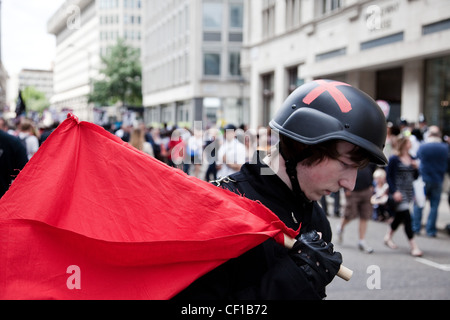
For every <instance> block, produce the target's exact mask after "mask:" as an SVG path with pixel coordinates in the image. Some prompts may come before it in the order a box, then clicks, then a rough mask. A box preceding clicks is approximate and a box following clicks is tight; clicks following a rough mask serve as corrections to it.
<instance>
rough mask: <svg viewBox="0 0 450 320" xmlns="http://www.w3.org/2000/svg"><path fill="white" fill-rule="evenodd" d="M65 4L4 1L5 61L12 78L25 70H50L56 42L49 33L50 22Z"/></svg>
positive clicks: (53, 0) (41, 0)
mask: <svg viewBox="0 0 450 320" xmlns="http://www.w3.org/2000/svg"><path fill="white" fill-rule="evenodd" d="M64 2H65V0H1V3H2V17H1V23H2V28H1V29H2V34H1V36H2V38H1V41H2V61H3V65H4V67H5V68H6V70H7V71H8V73H9V74H10V75H14V74H17V73H19V72H20V70H22V69H25V68H28V69H44V70H50V69H51V67H52V62H53V59H54V56H55V47H56V40H55V36H54V35H51V34H49V33H48V32H47V21H48V19H49V18H50V17H51V16H52V15H53V14H54V13H55V12H56V11H57V10H58V9H59V7H60V6H61V5H62V4H63V3H64Z"/></svg>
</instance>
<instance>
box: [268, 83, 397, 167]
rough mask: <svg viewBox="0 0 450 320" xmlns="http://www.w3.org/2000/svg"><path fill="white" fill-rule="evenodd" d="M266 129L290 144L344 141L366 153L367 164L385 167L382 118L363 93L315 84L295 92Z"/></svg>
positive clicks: (346, 87)
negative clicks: (291, 140)
mask: <svg viewBox="0 0 450 320" xmlns="http://www.w3.org/2000/svg"><path fill="white" fill-rule="evenodd" d="M270 126H271V127H272V128H273V129H274V130H277V131H279V133H280V134H282V135H285V136H287V137H289V138H291V139H293V140H296V141H299V142H302V143H304V144H307V145H314V144H318V143H322V142H325V141H328V140H344V141H347V142H350V143H353V144H355V145H357V146H359V147H361V148H363V149H365V150H367V151H368V152H369V154H370V155H371V156H372V157H371V161H372V162H374V163H376V164H379V165H386V164H387V162H388V161H387V159H386V156H385V155H384V153H383V149H384V145H385V142H386V134H387V127H386V117H385V116H384V114H383V111H382V110H381V108H380V107H379V106H378V104H377V103H376V102H375V101H374V100H373V99H372V98H371V97H369V96H368V95H367V94H366V93H364V92H362V91H361V90H359V89H356V88H354V87H352V86H350V85H349V84H346V83H343V82H338V81H333V80H316V81H313V82H309V83H306V84H304V85H302V86H300V87H299V88H297V89H296V90H295V91H294V92H293V93H292V94H291V95H290V96H289V97H288V98H287V99H286V101H285V102H284V104H283V106H282V107H281V109H280V110H279V111H278V113H277V114H276V116H275V118H274V119H273V120H272V121H271V122H270Z"/></svg>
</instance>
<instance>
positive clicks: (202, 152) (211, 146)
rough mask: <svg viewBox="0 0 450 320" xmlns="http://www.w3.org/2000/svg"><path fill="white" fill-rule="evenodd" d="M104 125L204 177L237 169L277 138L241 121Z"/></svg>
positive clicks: (211, 178) (267, 129) (140, 147)
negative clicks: (203, 125) (200, 124)
mask: <svg viewBox="0 0 450 320" xmlns="http://www.w3.org/2000/svg"><path fill="white" fill-rule="evenodd" d="M105 129H107V130H108V131H110V132H111V133H113V134H115V135H116V136H118V137H119V138H121V139H122V140H123V141H125V142H129V143H130V144H131V145H133V146H134V147H136V148H137V149H138V150H141V151H143V152H146V153H148V154H150V155H151V156H153V157H155V158H156V159H158V160H160V161H162V162H164V163H166V164H167V165H169V166H172V167H175V168H178V169H180V170H183V171H184V172H185V173H186V174H188V175H192V176H195V177H197V178H199V179H202V180H204V181H214V180H217V179H219V178H221V177H226V176H228V175H230V174H232V173H235V172H237V171H239V169H240V168H241V167H242V165H243V164H244V163H246V162H251V161H254V160H255V159H253V156H254V155H255V152H256V151H257V150H264V151H268V150H270V148H271V146H272V145H275V144H276V143H277V141H278V139H277V137H276V136H275V135H273V134H272V132H271V128H270V127H259V128H258V129H257V130H249V129H248V127H247V125H245V124H242V125H240V126H239V127H237V126H235V125H233V124H227V125H225V126H224V127H222V128H216V127H211V128H208V129H206V130H202V129H201V128H200V129H198V130H197V129H194V130H192V129H189V128H186V127H184V128H180V127H177V126H173V127H170V126H168V125H167V124H163V125H162V126H161V128H155V127H150V128H149V127H146V126H145V125H144V124H143V123H141V124H139V125H122V126H121V127H120V128H119V129H114V128H111V127H106V128H105ZM133 137H134V138H133ZM144 147H145V148H144Z"/></svg>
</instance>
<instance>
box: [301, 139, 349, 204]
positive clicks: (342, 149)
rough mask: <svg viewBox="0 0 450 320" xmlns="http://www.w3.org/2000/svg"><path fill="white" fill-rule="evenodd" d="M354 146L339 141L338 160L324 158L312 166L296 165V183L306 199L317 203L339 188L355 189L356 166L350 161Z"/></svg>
mask: <svg viewBox="0 0 450 320" xmlns="http://www.w3.org/2000/svg"><path fill="white" fill-rule="evenodd" d="M354 147H355V146H354V145H353V144H351V143H349V142H345V141H340V142H338V144H337V150H338V152H339V154H340V157H339V158H338V159H330V158H326V159H325V160H323V161H322V162H320V163H317V164H314V165H312V166H309V167H307V166H304V165H302V164H301V163H299V164H298V165H297V172H298V181H299V182H300V187H301V188H302V190H303V192H304V193H305V195H306V197H307V198H308V199H309V200H311V201H319V200H320V199H321V198H322V197H323V196H324V195H330V194H331V193H332V192H337V191H339V189H340V188H345V189H347V190H353V189H354V188H355V182H356V175H357V173H358V165H357V164H356V163H355V162H353V161H352V160H351V159H350V152H351V151H352V150H353V148H354Z"/></svg>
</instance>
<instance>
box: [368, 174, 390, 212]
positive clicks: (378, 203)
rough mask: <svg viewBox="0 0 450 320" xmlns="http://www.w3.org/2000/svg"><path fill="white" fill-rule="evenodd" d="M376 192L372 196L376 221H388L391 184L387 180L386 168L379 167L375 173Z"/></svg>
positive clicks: (371, 200)
mask: <svg viewBox="0 0 450 320" xmlns="http://www.w3.org/2000/svg"><path fill="white" fill-rule="evenodd" d="M373 180H374V192H373V193H374V194H373V195H372V197H371V198H370V202H371V203H372V206H373V209H374V214H373V218H374V220H376V221H386V220H388V219H389V218H390V213H389V207H388V201H389V185H388V183H387V181H386V170H384V168H378V169H377V170H375V172H374V173H373Z"/></svg>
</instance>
